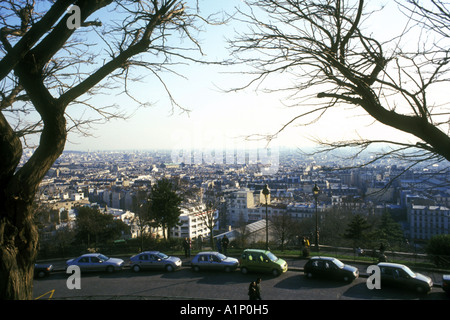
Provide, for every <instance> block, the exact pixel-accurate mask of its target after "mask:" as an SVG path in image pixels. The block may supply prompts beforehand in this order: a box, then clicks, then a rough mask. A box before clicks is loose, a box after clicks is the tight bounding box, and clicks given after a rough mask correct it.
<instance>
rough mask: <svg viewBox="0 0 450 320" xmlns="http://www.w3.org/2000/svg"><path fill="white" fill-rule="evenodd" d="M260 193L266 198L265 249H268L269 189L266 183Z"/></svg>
mask: <svg viewBox="0 0 450 320" xmlns="http://www.w3.org/2000/svg"><path fill="white" fill-rule="evenodd" d="M262 194H263V195H264V198H265V199H266V250H269V218H268V216H267V198H268V197H269V195H270V189H269V186H268V185H267V184H266V185H265V186H264V189H263V190H262Z"/></svg>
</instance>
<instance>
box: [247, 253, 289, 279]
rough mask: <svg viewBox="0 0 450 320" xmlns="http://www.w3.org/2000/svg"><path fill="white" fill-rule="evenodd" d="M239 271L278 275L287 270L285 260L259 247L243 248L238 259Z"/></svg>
mask: <svg viewBox="0 0 450 320" xmlns="http://www.w3.org/2000/svg"><path fill="white" fill-rule="evenodd" d="M239 262H240V268H241V272H242V273H244V274H246V273H247V272H249V271H252V272H261V273H262V272H264V273H272V274H273V275H274V276H278V275H280V274H282V273H283V272H286V271H287V270H288V265H287V262H286V261H284V260H283V259H281V258H278V257H277V256H275V255H274V254H273V253H272V252H270V251H267V250H259V249H245V250H244V252H243V253H242V255H241V258H240V260H239Z"/></svg>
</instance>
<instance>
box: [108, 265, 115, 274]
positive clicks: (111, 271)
mask: <svg viewBox="0 0 450 320" xmlns="http://www.w3.org/2000/svg"><path fill="white" fill-rule="evenodd" d="M106 272H108V273H113V272H114V267H113V266H108V267H107V268H106Z"/></svg>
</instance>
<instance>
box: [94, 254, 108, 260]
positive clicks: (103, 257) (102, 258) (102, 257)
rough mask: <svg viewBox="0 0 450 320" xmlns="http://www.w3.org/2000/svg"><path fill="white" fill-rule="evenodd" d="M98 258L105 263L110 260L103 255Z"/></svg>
mask: <svg viewBox="0 0 450 320" xmlns="http://www.w3.org/2000/svg"><path fill="white" fill-rule="evenodd" d="M97 258H99V259H100V260H103V261H106V260H109V258H108V257H107V256H105V255H103V254H100V255H98V257H97Z"/></svg>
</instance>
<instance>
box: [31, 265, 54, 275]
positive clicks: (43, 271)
mask: <svg viewBox="0 0 450 320" xmlns="http://www.w3.org/2000/svg"><path fill="white" fill-rule="evenodd" d="M52 270H53V265H52V264H38V263H36V264H35V265H34V276H35V277H36V278H45V277H48V276H49V275H50V272H52Z"/></svg>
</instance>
